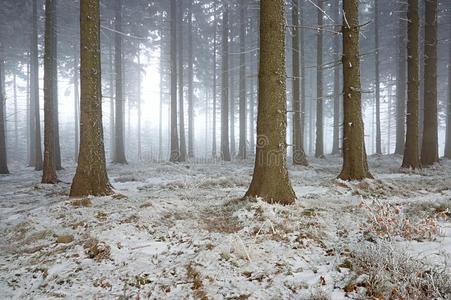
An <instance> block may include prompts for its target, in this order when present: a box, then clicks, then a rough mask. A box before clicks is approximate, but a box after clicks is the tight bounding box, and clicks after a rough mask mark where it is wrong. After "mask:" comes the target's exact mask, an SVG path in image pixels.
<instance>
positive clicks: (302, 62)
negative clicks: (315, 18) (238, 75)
mask: <svg viewBox="0 0 451 300" xmlns="http://www.w3.org/2000/svg"><path fill="white" fill-rule="evenodd" d="M301 3H303V1H300V2H299V14H300V18H301V20H300V22H299V25H300V28H299V30H298V32H299V38H300V40H301V47H300V53H299V54H300V68H301V73H300V76H301V81H300V84H301V125H300V128H299V131H300V135H301V146H302V149H304V152H305V143H306V139H305V113H306V107H307V97H306V93H305V48H306V47H305V33H304V28H303V26H304V16H305V14H304V9H302V7H303V6H302V5H301Z"/></svg>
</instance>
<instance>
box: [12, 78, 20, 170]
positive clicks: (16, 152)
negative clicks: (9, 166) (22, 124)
mask: <svg viewBox="0 0 451 300" xmlns="http://www.w3.org/2000/svg"><path fill="white" fill-rule="evenodd" d="M16 77H17V76H16V74H15V73H14V75H13V101H14V160H15V161H18V160H19V128H18V125H19V120H18V113H19V110H18V109H17V80H16Z"/></svg>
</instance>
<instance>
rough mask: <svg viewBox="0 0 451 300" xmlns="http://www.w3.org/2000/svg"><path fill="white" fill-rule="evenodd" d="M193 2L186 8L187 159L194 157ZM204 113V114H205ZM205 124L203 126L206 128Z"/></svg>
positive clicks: (190, 0)
mask: <svg viewBox="0 0 451 300" xmlns="http://www.w3.org/2000/svg"><path fill="white" fill-rule="evenodd" d="M193 1H194V0H189V7H188V157H189V158H192V157H194V88H193V81H194V66H193V64H194V56H193ZM205 113H206V112H205ZM206 125H207V124H205V126H206Z"/></svg>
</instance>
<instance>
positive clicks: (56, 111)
mask: <svg viewBox="0 0 451 300" xmlns="http://www.w3.org/2000/svg"><path fill="white" fill-rule="evenodd" d="M54 5H55V8H54V10H53V17H52V18H53V35H54V38H53V44H52V46H53V48H54V49H53V57H54V58H53V65H52V76H53V77H54V79H53V89H54V91H53V105H54V106H55V107H54V109H53V113H54V115H55V116H54V119H53V126H54V129H53V138H54V143H55V153H54V155H55V165H56V170H62V169H63V166H62V164H61V147H60V133H59V101H58V31H57V21H58V12H57V5H58V1H57V0H54Z"/></svg>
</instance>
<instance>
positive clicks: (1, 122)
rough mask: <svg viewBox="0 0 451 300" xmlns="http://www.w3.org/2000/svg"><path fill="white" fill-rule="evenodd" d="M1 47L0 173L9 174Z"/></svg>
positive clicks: (0, 52) (0, 53)
mask: <svg viewBox="0 0 451 300" xmlns="http://www.w3.org/2000/svg"><path fill="white" fill-rule="evenodd" d="M2 50H3V49H2V47H0V174H9V170H8V159H7V155H6V152H7V151H6V129H5V124H6V118H5V92H4V89H3V87H4V84H3V80H4V78H3V76H2V75H1V74H3V68H4V61H3V57H2V56H3V53H2V52H3V51H2Z"/></svg>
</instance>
